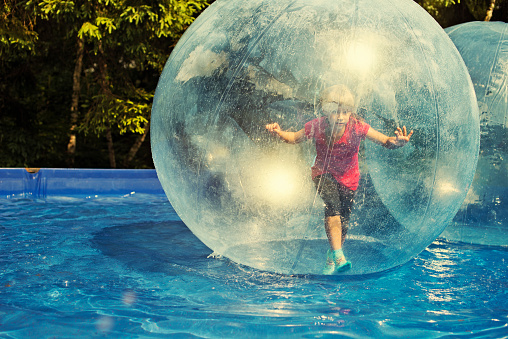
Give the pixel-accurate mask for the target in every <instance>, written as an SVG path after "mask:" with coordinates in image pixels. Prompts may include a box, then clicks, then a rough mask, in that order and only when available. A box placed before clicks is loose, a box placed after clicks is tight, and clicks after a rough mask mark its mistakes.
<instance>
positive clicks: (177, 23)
mask: <svg viewBox="0 0 508 339" xmlns="http://www.w3.org/2000/svg"><path fill="white" fill-rule="evenodd" d="M27 6H29V7H30V8H32V9H33V10H34V12H35V13H36V14H37V16H38V17H40V18H42V19H45V20H48V21H56V22H58V23H59V24H60V25H63V26H64V27H65V28H66V29H67V33H66V36H67V38H68V39H74V41H76V43H75V45H76V47H75V49H76V57H75V67H74V72H73V79H74V80H73V90H72V100H71V107H70V139H69V143H68V152H69V157H70V158H71V159H72V157H73V153H74V150H75V147H76V141H75V140H76V139H75V133H76V130H78V131H80V132H82V133H83V134H84V135H87V134H93V135H96V136H99V137H101V136H105V137H106V139H107V142H108V150H109V159H110V166H111V167H112V168H115V167H117V165H116V156H115V152H114V142H113V139H114V135H117V134H120V135H121V134H125V133H135V134H138V135H139V137H138V138H137V139H136V141H135V142H134V144H133V146H132V147H131V148H130V150H129V151H128V152H127V154H125V155H124V156H123V158H124V161H123V166H124V167H126V166H128V164H129V162H130V161H131V160H132V158H133V157H134V155H135V154H136V151H137V149H139V147H140V145H141V143H142V142H143V141H144V139H145V137H146V135H147V133H148V129H149V118H150V111H151V100H152V97H153V94H154V90H155V86H154V84H153V82H154V81H153V79H154V76H153V75H155V74H159V73H160V72H161V71H162V68H163V65H164V63H165V61H166V58H167V57H168V55H169V53H170V51H171V48H172V46H174V44H175V42H176V41H177V39H178V38H179V37H180V35H181V34H182V33H183V31H184V30H185V29H186V28H187V27H188V26H189V25H190V24H191V23H192V21H193V20H194V18H195V17H196V16H197V15H198V14H199V13H200V11H202V10H203V9H204V8H205V7H206V6H207V2H206V1H204V0H196V1H181V0H165V1H146V2H141V1H111V0H97V1H90V0H82V1H75V2H74V1H64V0H42V1H28V2H27ZM85 55H86V58H85V60H83V58H84V56H85ZM83 70H84V71H83ZM83 73H84V74H83ZM149 75H152V76H149ZM155 78H156V77H155ZM79 101H80V102H81V104H80V105H78V102H79ZM80 110H81V112H80ZM80 113H81V114H80ZM78 121H79V123H78ZM70 163H72V160H71V161H70Z"/></svg>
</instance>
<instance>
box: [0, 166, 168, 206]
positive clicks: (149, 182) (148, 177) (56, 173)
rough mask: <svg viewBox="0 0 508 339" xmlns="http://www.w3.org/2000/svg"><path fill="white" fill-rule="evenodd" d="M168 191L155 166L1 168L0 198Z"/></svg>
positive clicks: (86, 196) (87, 195) (160, 192)
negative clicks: (151, 167)
mask: <svg viewBox="0 0 508 339" xmlns="http://www.w3.org/2000/svg"><path fill="white" fill-rule="evenodd" d="M134 193H141V194H164V190H163V189H162V186H161V184H160V182H159V179H158V178H157V173H156V172H155V169H71V168H41V169H25V168H0V199H2V198H3V199H9V198H23V197H25V198H26V197H31V198H42V199H44V198H47V197H51V196H69V197H78V198H79V197H81V198H88V197H90V196H96V195H97V196H98V195H100V196H105V195H108V196H110V195H126V194H134Z"/></svg>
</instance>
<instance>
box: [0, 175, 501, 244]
mask: <svg viewBox="0 0 508 339" xmlns="http://www.w3.org/2000/svg"><path fill="white" fill-rule="evenodd" d="M132 194H161V195H163V194H165V193H164V190H163V188H162V186H161V184H160V182H159V179H158V178H157V173H156V172H155V170H154V169H146V170H132V169H61V168H41V169H40V170H38V171H37V172H36V173H30V172H28V171H27V170H26V169H25V168H0V200H2V199H18V198H25V199H46V198H50V197H74V198H94V197H103V196H125V195H132ZM440 237H441V238H444V239H446V240H449V241H461V242H465V243H472V244H481V245H494V246H508V236H507V233H506V228H505V227H504V226H503V225H490V224H486V225H484V226H482V227H480V226H475V227H474V229H473V228H470V227H467V225H458V224H456V223H452V224H451V225H449V226H448V227H447V228H446V229H445V230H444V232H443V233H442V234H441V236H440Z"/></svg>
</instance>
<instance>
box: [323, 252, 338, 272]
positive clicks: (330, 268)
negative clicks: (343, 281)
mask: <svg viewBox="0 0 508 339" xmlns="http://www.w3.org/2000/svg"><path fill="white" fill-rule="evenodd" d="M332 257H333V254H332V251H330V250H328V251H327V252H326V263H325V267H323V271H322V273H323V274H324V275H332V274H334V273H335V263H334V262H333V259H332Z"/></svg>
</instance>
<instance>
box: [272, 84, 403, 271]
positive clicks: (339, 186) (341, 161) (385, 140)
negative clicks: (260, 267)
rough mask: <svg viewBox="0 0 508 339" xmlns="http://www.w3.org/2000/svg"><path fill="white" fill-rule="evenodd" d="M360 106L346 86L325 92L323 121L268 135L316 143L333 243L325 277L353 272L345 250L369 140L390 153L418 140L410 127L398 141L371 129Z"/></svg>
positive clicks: (316, 171)
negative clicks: (356, 110)
mask: <svg viewBox="0 0 508 339" xmlns="http://www.w3.org/2000/svg"><path fill="white" fill-rule="evenodd" d="M354 108H355V102H354V97H353V94H352V93H351V91H350V90H349V89H348V88H347V87H346V86H344V85H336V86H332V87H329V88H327V89H325V90H324V91H323V92H322V93H321V96H320V99H319V103H318V110H319V112H320V113H321V114H322V115H323V116H322V117H321V118H317V119H314V120H311V121H309V122H307V123H306V124H305V127H304V128H303V129H301V130H299V131H298V132H288V131H283V130H282V129H281V128H280V126H279V124H278V123H272V124H268V125H266V129H267V130H268V131H269V132H271V133H272V134H274V135H277V136H278V137H279V138H281V139H282V140H284V141H285V142H287V143H290V144H297V143H299V142H302V141H304V140H305V139H311V138H312V139H314V140H315V144H316V160H315V162H314V165H313V166H312V180H313V181H314V184H315V186H316V189H317V191H318V193H319V195H320V196H321V198H322V199H323V201H324V203H325V230H326V235H327V237H328V242H329V243H330V249H329V250H328V252H327V258H326V264H325V266H324V268H323V274H333V273H336V272H342V271H345V270H348V269H350V268H351V262H349V261H347V260H346V257H345V256H344V253H343V251H342V245H343V244H344V240H345V237H346V233H347V228H348V222H349V216H350V214H351V209H352V207H353V199H354V196H355V191H356V189H357V188H358V183H359V181H360V171H359V167H358V151H359V148H360V142H361V141H362V140H363V139H365V138H367V139H369V140H371V141H373V142H375V143H377V144H379V145H381V146H384V147H386V148H388V149H395V148H399V147H402V146H404V145H406V144H407V143H408V142H409V139H410V138H411V135H413V131H411V132H410V133H409V134H408V133H407V131H406V127H405V126H404V127H402V129H401V128H400V127H397V130H396V131H395V136H394V137H388V136H386V135H384V134H383V133H380V132H378V131H376V130H375V129H373V128H372V127H370V126H369V125H368V124H367V123H366V122H364V121H363V120H362V119H361V118H359V117H358V116H356V114H354V113H353V112H354Z"/></svg>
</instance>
